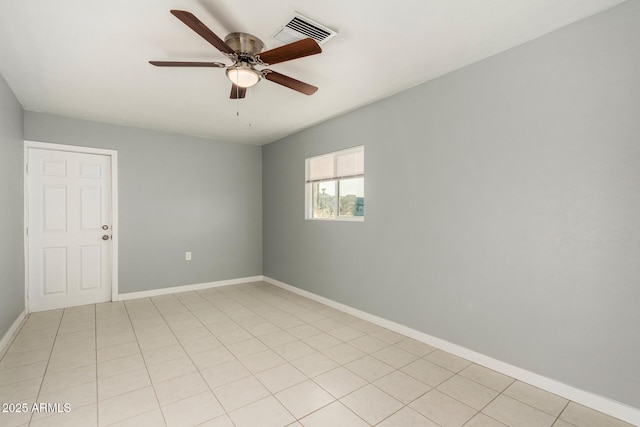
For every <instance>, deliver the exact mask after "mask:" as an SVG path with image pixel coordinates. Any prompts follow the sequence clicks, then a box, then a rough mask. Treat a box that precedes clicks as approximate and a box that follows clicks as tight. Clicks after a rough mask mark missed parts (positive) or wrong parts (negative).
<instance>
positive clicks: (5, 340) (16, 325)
mask: <svg viewBox="0 0 640 427" xmlns="http://www.w3.org/2000/svg"><path fill="white" fill-rule="evenodd" d="M26 316H27V311H26V310H22V313H20V314H19V315H18V318H17V319H16V320H15V321H14V322H13V324H12V325H11V327H10V328H9V330H8V331H7V333H6V334H4V336H3V337H2V339H0V358H2V356H4V352H5V350H6V349H7V347H9V344H11V341H12V340H13V337H14V336H15V334H16V333H17V332H18V330H19V329H20V326H21V325H22V322H23V321H24V319H25V317H26Z"/></svg>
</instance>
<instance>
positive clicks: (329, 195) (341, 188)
mask: <svg viewBox="0 0 640 427" xmlns="http://www.w3.org/2000/svg"><path fill="white" fill-rule="evenodd" d="M305 173H306V184H305V186H306V189H305V196H306V201H305V208H306V209H305V218H306V219H325V220H347V221H348V220H351V221H363V220H364V145H360V146H358V147H353V148H349V149H347V150H342V151H335V152H333V153H328V154H323V155H321V156H316V157H310V158H308V159H306V161H305Z"/></svg>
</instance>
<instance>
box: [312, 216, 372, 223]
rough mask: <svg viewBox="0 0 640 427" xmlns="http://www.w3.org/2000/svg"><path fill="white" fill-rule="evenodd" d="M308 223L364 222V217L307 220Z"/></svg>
mask: <svg viewBox="0 0 640 427" xmlns="http://www.w3.org/2000/svg"><path fill="white" fill-rule="evenodd" d="M305 220H306V221H333V222H364V217H363V216H343V217H337V218H305Z"/></svg>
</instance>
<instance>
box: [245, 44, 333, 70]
mask: <svg viewBox="0 0 640 427" xmlns="http://www.w3.org/2000/svg"><path fill="white" fill-rule="evenodd" d="M321 52H322V48H321V47H320V46H319V45H318V43H316V41H315V40H314V39H310V38H307V39H302V40H299V41H297V42H293V43H289V44H287V45H284V46H281V47H277V48H275V49H271V50H268V51H266V52H262V53H261V54H259V55H257V56H258V57H259V58H260V60H261V61H262V62H264V63H265V64H267V65H271V64H277V63H279V62H285V61H290V60H292V59H297V58H302V57H305V56H309V55H315V54H317V53H321Z"/></svg>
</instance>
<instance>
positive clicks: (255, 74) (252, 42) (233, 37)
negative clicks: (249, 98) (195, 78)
mask: <svg viewBox="0 0 640 427" xmlns="http://www.w3.org/2000/svg"><path fill="white" fill-rule="evenodd" d="M171 14H173V15H174V16H175V17H176V18H178V19H179V20H181V21H182V22H183V23H184V24H186V25H187V26H188V27H189V28H191V29H192V30H193V31H195V32H196V33H198V34H199V35H200V36H201V37H202V38H204V39H205V40H206V41H208V42H209V43H210V44H211V45H213V46H214V47H215V48H216V49H218V50H219V51H220V52H221V53H222V54H224V55H225V56H227V57H228V58H229V59H230V60H231V61H233V64H231V65H225V64H224V63H222V62H181V61H149V63H150V64H152V65H155V66H158V67H212V68H226V74H227V77H228V78H229V80H231V83H232V85H231V95H230V98H231V99H238V98H244V97H245V95H246V91H247V88H249V87H251V86H254V85H255V84H257V83H258V82H259V81H260V80H262V79H266V80H270V81H272V82H274V83H277V84H279V85H282V86H285V87H288V88H290V89H293V90H295V91H297V92H300V93H304V94H305V95H312V94H314V93H315V92H316V91H317V90H318V88H317V87H315V86H312V85H310V84H308V83H304V82H301V81H300V80H296V79H294V78H291V77H288V76H285V75H284V74H280V73H278V72H276V71H273V70H270V69H263V70H258V69H256V68H255V67H256V66H266V65H272V64H277V63H280V62H285V61H290V60H293V59H298V58H303V57H305V56H309V55H315V54H318V53H321V52H322V49H321V48H320V46H319V45H318V43H316V41H315V40H313V39H311V38H307V39H302V40H299V41H297V42H293V43H289V44H287V45H284V46H281V47H278V48H275V49H271V50H268V51H266V52H263V51H262V50H263V49H264V43H263V42H262V40H260V39H259V38H258V37H256V36H254V35H252V34H248V33H242V32H234V33H230V34H228V35H227V36H226V37H225V38H224V40H222V39H221V38H219V37H218V36H217V35H216V34H215V33H214V32H213V31H211V30H210V29H209V28H208V27H207V26H206V25H205V24H203V23H202V22H201V21H200V20H199V19H198V18H196V17H195V16H194V15H193V14H192V13H190V12H187V11H184V10H172V11H171Z"/></svg>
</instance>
